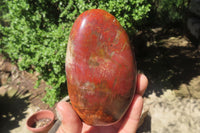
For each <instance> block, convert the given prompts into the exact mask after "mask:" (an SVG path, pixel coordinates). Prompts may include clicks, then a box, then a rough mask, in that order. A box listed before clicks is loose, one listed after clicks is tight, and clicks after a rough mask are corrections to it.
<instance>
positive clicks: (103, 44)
mask: <svg viewBox="0 0 200 133" xmlns="http://www.w3.org/2000/svg"><path fill="white" fill-rule="evenodd" d="M136 73H137V70H136V61H135V57H134V54H133V53H132V51H131V47H130V42H129V38H128V35H127V33H126V31H125V30H124V29H123V28H122V26H121V25H120V23H119V22H118V21H117V19H116V18H115V17H114V16H112V15H111V14H109V13H108V12H106V11H104V10H101V9H92V10H88V11H86V12H84V13H82V14H81V15H80V16H79V17H78V18H77V19H76V21H75V23H74V25H73V27H72V29H71V32H70V36H69V42H68V47H67V55H66V75H67V85H68V92H69V96H70V99H71V103H72V106H73V108H74V109H75V111H76V112H77V114H78V115H79V116H80V118H81V119H82V120H83V121H84V122H85V123H87V124H90V125H96V126H100V125H111V124H113V123H115V122H117V121H118V120H120V119H121V118H122V116H123V115H124V114H125V112H126V111H127V109H128V107H129V105H130V103H131V101H132V99H133V96H134V92H135V83H136Z"/></svg>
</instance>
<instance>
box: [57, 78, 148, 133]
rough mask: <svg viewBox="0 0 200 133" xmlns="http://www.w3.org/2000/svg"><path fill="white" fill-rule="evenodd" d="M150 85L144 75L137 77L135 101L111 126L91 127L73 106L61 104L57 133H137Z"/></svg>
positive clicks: (58, 108) (59, 104)
mask: <svg viewBox="0 0 200 133" xmlns="http://www.w3.org/2000/svg"><path fill="white" fill-rule="evenodd" d="M147 85H148V79H147V77H146V76H145V75H143V74H138V76H137V89H136V92H135V96H134V98H133V101H132V103H131V105H130V107H129V109H128V111H127V112H126V114H125V115H124V117H123V118H122V119H121V120H120V121H119V122H117V123H116V124H114V125H111V126H90V125H87V124H85V123H84V122H82V121H81V120H80V118H79V116H78V115H77V114H76V112H75V111H74V110H73V108H72V106H71V105H70V104H69V103H67V102H59V103H58V104H57V107H56V110H57V112H58V114H59V116H60V117H61V121H62V123H61V125H60V127H59V128H58V130H57V133H135V132H136V130H137V128H138V123H139V120H140V115H141V112H142V108H143V98H142V95H143V94H144V92H145V89H146V88H147Z"/></svg>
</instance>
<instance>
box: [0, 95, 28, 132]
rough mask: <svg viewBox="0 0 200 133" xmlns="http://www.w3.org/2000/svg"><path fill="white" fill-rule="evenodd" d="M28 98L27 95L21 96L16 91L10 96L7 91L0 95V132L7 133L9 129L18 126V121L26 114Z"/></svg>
mask: <svg viewBox="0 0 200 133" xmlns="http://www.w3.org/2000/svg"><path fill="white" fill-rule="evenodd" d="M28 98H29V97H28V96H26V97H22V96H21V95H20V93H18V92H17V93H15V94H14V95H13V96H12V97H10V96H9V95H8V94H7V93H6V94H5V95H4V96H0V107H1V109H0V125H1V126H0V132H2V133H9V132H10V130H12V129H14V128H17V127H19V121H20V120H22V119H24V118H25V116H26V113H25V110H26V109H27V108H28V105H29V102H28Z"/></svg>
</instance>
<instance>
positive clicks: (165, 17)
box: [152, 0, 189, 25]
mask: <svg viewBox="0 0 200 133" xmlns="http://www.w3.org/2000/svg"><path fill="white" fill-rule="evenodd" d="M188 4H189V1H188V0H152V5H153V6H152V10H155V12H156V14H153V15H154V17H156V20H154V21H155V22H158V23H159V24H162V25H170V24H173V23H178V22H183V19H184V17H185V13H186V11H187V8H188Z"/></svg>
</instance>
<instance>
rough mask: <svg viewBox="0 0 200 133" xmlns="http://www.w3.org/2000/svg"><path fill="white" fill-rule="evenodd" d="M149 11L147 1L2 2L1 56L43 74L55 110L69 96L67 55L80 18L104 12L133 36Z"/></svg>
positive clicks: (57, 0) (11, 0)
mask: <svg viewBox="0 0 200 133" xmlns="http://www.w3.org/2000/svg"><path fill="white" fill-rule="evenodd" d="M150 7H151V5H150V4H149V3H148V1H147V0H117V1H116V0H98V1H96V0H1V2H0V9H1V10H0V15H1V16H0V22H1V25H0V38H1V40H0V41H1V42H0V47H1V52H3V53H6V54H7V55H8V56H9V57H10V59H11V60H12V61H14V62H16V63H17V64H18V66H19V68H20V69H21V70H27V71H30V72H31V71H37V72H39V73H40V76H39V79H40V80H41V79H43V80H45V81H46V82H47V84H48V85H50V86H51V88H46V91H47V93H46V96H45V97H44V99H43V100H44V101H45V102H46V103H48V104H49V105H50V106H53V105H54V104H55V102H57V101H58V100H59V99H60V98H61V97H62V96H64V95H66V94H67V89H66V87H67V86H66V78H65V52H66V47H67V42H68V36H69V33H70V29H71V27H72V24H73V22H74V21H75V19H76V18H77V17H78V15H80V14H81V13H82V12H84V11H86V10H88V9H93V8H100V9H104V10H106V11H108V12H110V13H111V14H113V15H114V16H115V17H116V18H117V19H118V21H119V22H120V23H121V25H122V26H123V27H124V28H125V29H126V30H127V32H128V33H134V32H135V31H136V29H135V28H134V24H139V22H141V21H142V19H143V18H146V17H147V16H148V12H149V11H150ZM38 85H39V81H38V82H37V83H36V87H37V86H38ZM62 92H65V93H62Z"/></svg>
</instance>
